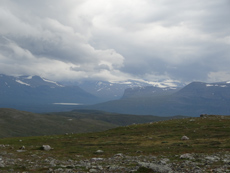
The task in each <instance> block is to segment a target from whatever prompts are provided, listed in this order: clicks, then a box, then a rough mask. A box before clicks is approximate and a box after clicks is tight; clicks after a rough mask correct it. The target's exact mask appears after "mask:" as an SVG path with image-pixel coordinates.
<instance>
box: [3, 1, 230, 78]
mask: <svg viewBox="0 0 230 173" xmlns="http://www.w3.org/2000/svg"><path fill="white" fill-rule="evenodd" d="M229 9H230V3H229V1H228V0H221V1H215V0H204V1H198V0H195V1H192V2H190V1H183V0H175V1H170V0H164V1H155V0H154V1H152V0H126V1H121V0H117V1H113V0H96V1H95V0H84V1H83V0H79V1H74V0H68V1H61V0H40V1H38V2H37V1H36V2H34V1H28V0H22V1H17V0H1V6H0V25H1V27H0V73H4V74H10V75H20V74H23V75H25V74H28V75H41V76H44V77H47V78H49V79H54V80H59V81H61V80H80V79H96V80H98V79H100V80H110V81H111V80H125V79H138V78H139V79H145V80H150V81H155V80H164V79H174V80H181V81H184V82H190V81H194V80H202V81H213V82H214V81H221V80H230V68H229V64H230V21H229V19H228V18H229V16H230V11H229Z"/></svg>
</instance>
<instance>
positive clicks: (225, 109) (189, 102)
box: [81, 82, 230, 116]
mask: <svg viewBox="0 0 230 173" xmlns="http://www.w3.org/2000/svg"><path fill="white" fill-rule="evenodd" d="M229 104H230V82H219V83H204V82H192V83H190V84H188V85H186V86H185V87H182V88H180V89H179V88H176V89H171V88H158V87H153V86H152V87H149V86H148V87H142V88H140V87H138V88H133V89H126V90H125V92H124V95H123V97H122V98H121V99H119V100H114V101H108V102H104V103H99V104H95V105H90V106H88V107H84V108H87V109H97V110H104V111H109V112H117V113H126V114H138V115H160V116H173V115H187V116H199V115H200V114H222V115H230V107H229ZM81 108H82V107H81Z"/></svg>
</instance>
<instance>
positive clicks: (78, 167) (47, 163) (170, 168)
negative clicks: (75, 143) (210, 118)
mask: <svg viewBox="0 0 230 173" xmlns="http://www.w3.org/2000/svg"><path fill="white" fill-rule="evenodd" d="M49 152H51V151H50V148H49V147H48V148H44V149H43V150H36V151H31V150H26V148H23V147H22V148H21V149H19V150H15V149H13V148H12V147H11V146H10V145H0V172H24V173H27V172H47V173H63V172H68V173H71V172H79V173H80V172H91V173H92V172H99V173H100V172H105V173H106V172H109V173H111V172H160V173H170V172H172V173H175V172H180V173H181V172H194V173H200V172H219V173H223V172H230V153H229V152H217V153H215V154H202V153H185V154H181V155H174V156H167V157H165V156H163V155H162V156H158V157H157V156H152V155H149V156H144V155H142V153H141V152H137V155H136V156H127V155H124V154H122V153H118V154H116V155H114V156H112V157H109V158H104V157H103V151H102V150H98V151H95V152H97V153H98V157H95V158H90V159H84V156H81V155H75V158H72V159H70V158H64V159H63V158H62V160H60V159H57V158H54V157H53V156H51V155H50V154H49Z"/></svg>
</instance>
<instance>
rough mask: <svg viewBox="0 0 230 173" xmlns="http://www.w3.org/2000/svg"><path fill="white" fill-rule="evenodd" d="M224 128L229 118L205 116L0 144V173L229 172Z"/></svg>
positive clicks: (229, 147)
mask: <svg viewBox="0 0 230 173" xmlns="http://www.w3.org/2000/svg"><path fill="white" fill-rule="evenodd" d="M229 123H230V118H229V116H215V115H213V116H207V115H206V116H203V117H199V118H186V119H174V120H167V121H161V122H155V123H147V124H139V125H137V124H136V125H130V126H125V127H118V128H115V129H110V130H107V131H104V132H97V133H87V134H71V135H56V136H43V137H26V138H7V139H0V144H1V145H0V147H1V153H5V154H2V155H1V157H0V158H1V159H0V170H1V172H4V171H5V172H7V171H10V170H11V171H13V172H18V171H21V172H23V171H26V172H47V171H51V172H52V171H53V172H68V171H69V172H139V173H140V172H229V171H230V164H229V163H230V153H229V152H230V138H229V132H230V126H229ZM183 136H187V138H186V137H184V138H185V139H187V140H183V139H184V138H182V137H183ZM42 145H49V146H50V147H51V148H53V149H51V150H41V146H42ZM22 146H23V149H19V148H22Z"/></svg>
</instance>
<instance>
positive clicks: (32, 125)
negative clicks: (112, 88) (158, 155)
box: [0, 108, 182, 138]
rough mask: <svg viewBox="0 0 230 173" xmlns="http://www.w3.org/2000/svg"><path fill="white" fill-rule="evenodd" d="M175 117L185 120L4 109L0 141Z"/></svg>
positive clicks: (83, 131)
mask: <svg viewBox="0 0 230 173" xmlns="http://www.w3.org/2000/svg"><path fill="white" fill-rule="evenodd" d="M172 118H182V117H157V116H137V115H125V114H115V113H108V112H102V111H92V110H77V111H71V112H55V113H47V114H35V113H30V112H25V111H18V110H15V109H6V108H0V138H1V137H17V136H20V137H21V136H42V135H55V134H65V133H86V132H98V131H104V130H108V129H111V128H115V127H118V126H125V125H130V124H133V123H138V124H139V123H146V122H154V121H160V120H166V119H172Z"/></svg>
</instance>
